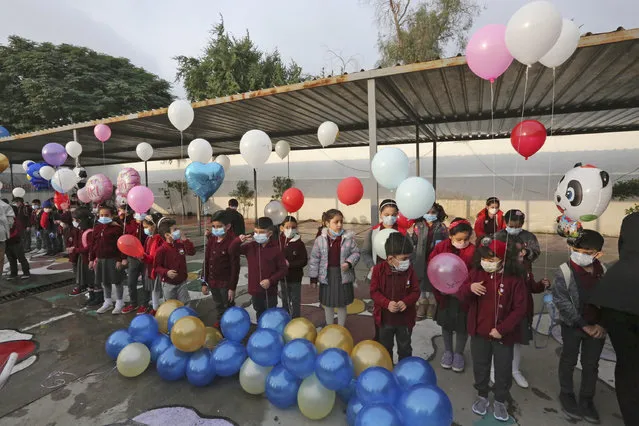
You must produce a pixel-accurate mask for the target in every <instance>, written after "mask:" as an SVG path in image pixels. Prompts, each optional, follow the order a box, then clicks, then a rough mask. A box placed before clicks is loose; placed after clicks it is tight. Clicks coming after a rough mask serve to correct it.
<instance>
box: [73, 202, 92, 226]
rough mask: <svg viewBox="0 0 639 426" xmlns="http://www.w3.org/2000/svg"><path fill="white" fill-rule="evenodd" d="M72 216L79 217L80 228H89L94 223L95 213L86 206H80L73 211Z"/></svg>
mask: <svg viewBox="0 0 639 426" xmlns="http://www.w3.org/2000/svg"><path fill="white" fill-rule="evenodd" d="M72 217H73V218H74V219H77V221H78V222H79V223H80V229H89V228H91V225H92V223H93V219H94V218H93V215H92V214H91V211H89V209H87V208H86V207H78V208H77V209H76V210H75V211H74V212H73V213H72Z"/></svg>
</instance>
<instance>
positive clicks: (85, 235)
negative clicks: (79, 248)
mask: <svg viewBox="0 0 639 426" xmlns="http://www.w3.org/2000/svg"><path fill="white" fill-rule="evenodd" d="M91 232H93V229H92V228H89V229H87V230H86V231H84V233H82V245H83V246H84V247H87V246H88V245H89V241H88V238H89V234H91Z"/></svg>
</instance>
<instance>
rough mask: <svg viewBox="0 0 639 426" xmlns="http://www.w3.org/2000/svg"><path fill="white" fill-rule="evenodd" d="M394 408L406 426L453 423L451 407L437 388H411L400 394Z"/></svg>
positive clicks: (434, 425)
mask: <svg viewBox="0 0 639 426" xmlns="http://www.w3.org/2000/svg"><path fill="white" fill-rule="evenodd" d="M396 408H397V411H399V415H400V416H401V417H402V419H403V420H404V424H407V425H429V426H431V425H432V426H444V425H445V426H450V424H451V423H453V405H452V404H451V403H450V399H449V398H448V396H447V395H446V394H445V393H444V391H443V390H441V389H440V388H438V387H437V386H428V385H415V386H413V387H412V388H410V389H409V390H407V391H406V392H404V393H403V394H402V396H401V397H400V398H399V401H398V402H397V404H396Z"/></svg>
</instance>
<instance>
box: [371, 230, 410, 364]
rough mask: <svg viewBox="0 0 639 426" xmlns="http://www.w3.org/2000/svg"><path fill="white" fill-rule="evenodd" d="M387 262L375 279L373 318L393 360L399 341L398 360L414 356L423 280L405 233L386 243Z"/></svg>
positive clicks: (380, 267) (389, 237) (373, 279)
mask: <svg viewBox="0 0 639 426" xmlns="http://www.w3.org/2000/svg"><path fill="white" fill-rule="evenodd" d="M384 248H385V249H386V256H387V258H386V262H382V263H378V264H377V265H376V266H375V268H374V269H373V277H372V279H371V299H373V302H374V307H373V317H374V318H375V324H376V325H377V327H378V328H379V341H380V343H381V344H382V345H384V347H385V348H386V350H388V353H389V354H390V355H391V358H392V357H393V346H394V343H395V340H396V341H397V357H398V359H399V360H400V361H401V360H402V359H404V358H406V357H409V356H412V355H413V348H412V347H411V334H412V331H413V327H414V326H415V305H416V303H417V299H419V281H418V279H417V274H416V273H415V270H414V269H413V267H412V266H411V264H410V256H411V254H412V253H413V245H412V243H411V242H410V239H409V238H407V237H405V236H404V235H402V234H401V233H397V232H396V233H393V234H390V235H389V236H388V239H387V240H386V245H385V247H384Z"/></svg>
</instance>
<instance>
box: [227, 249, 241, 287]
mask: <svg viewBox="0 0 639 426" xmlns="http://www.w3.org/2000/svg"><path fill="white" fill-rule="evenodd" d="M229 257H230V262H231V281H230V282H229V290H233V291H235V289H236V288H237V283H238V282H239V280H240V256H239V255H233V254H231V253H230V252H229Z"/></svg>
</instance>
